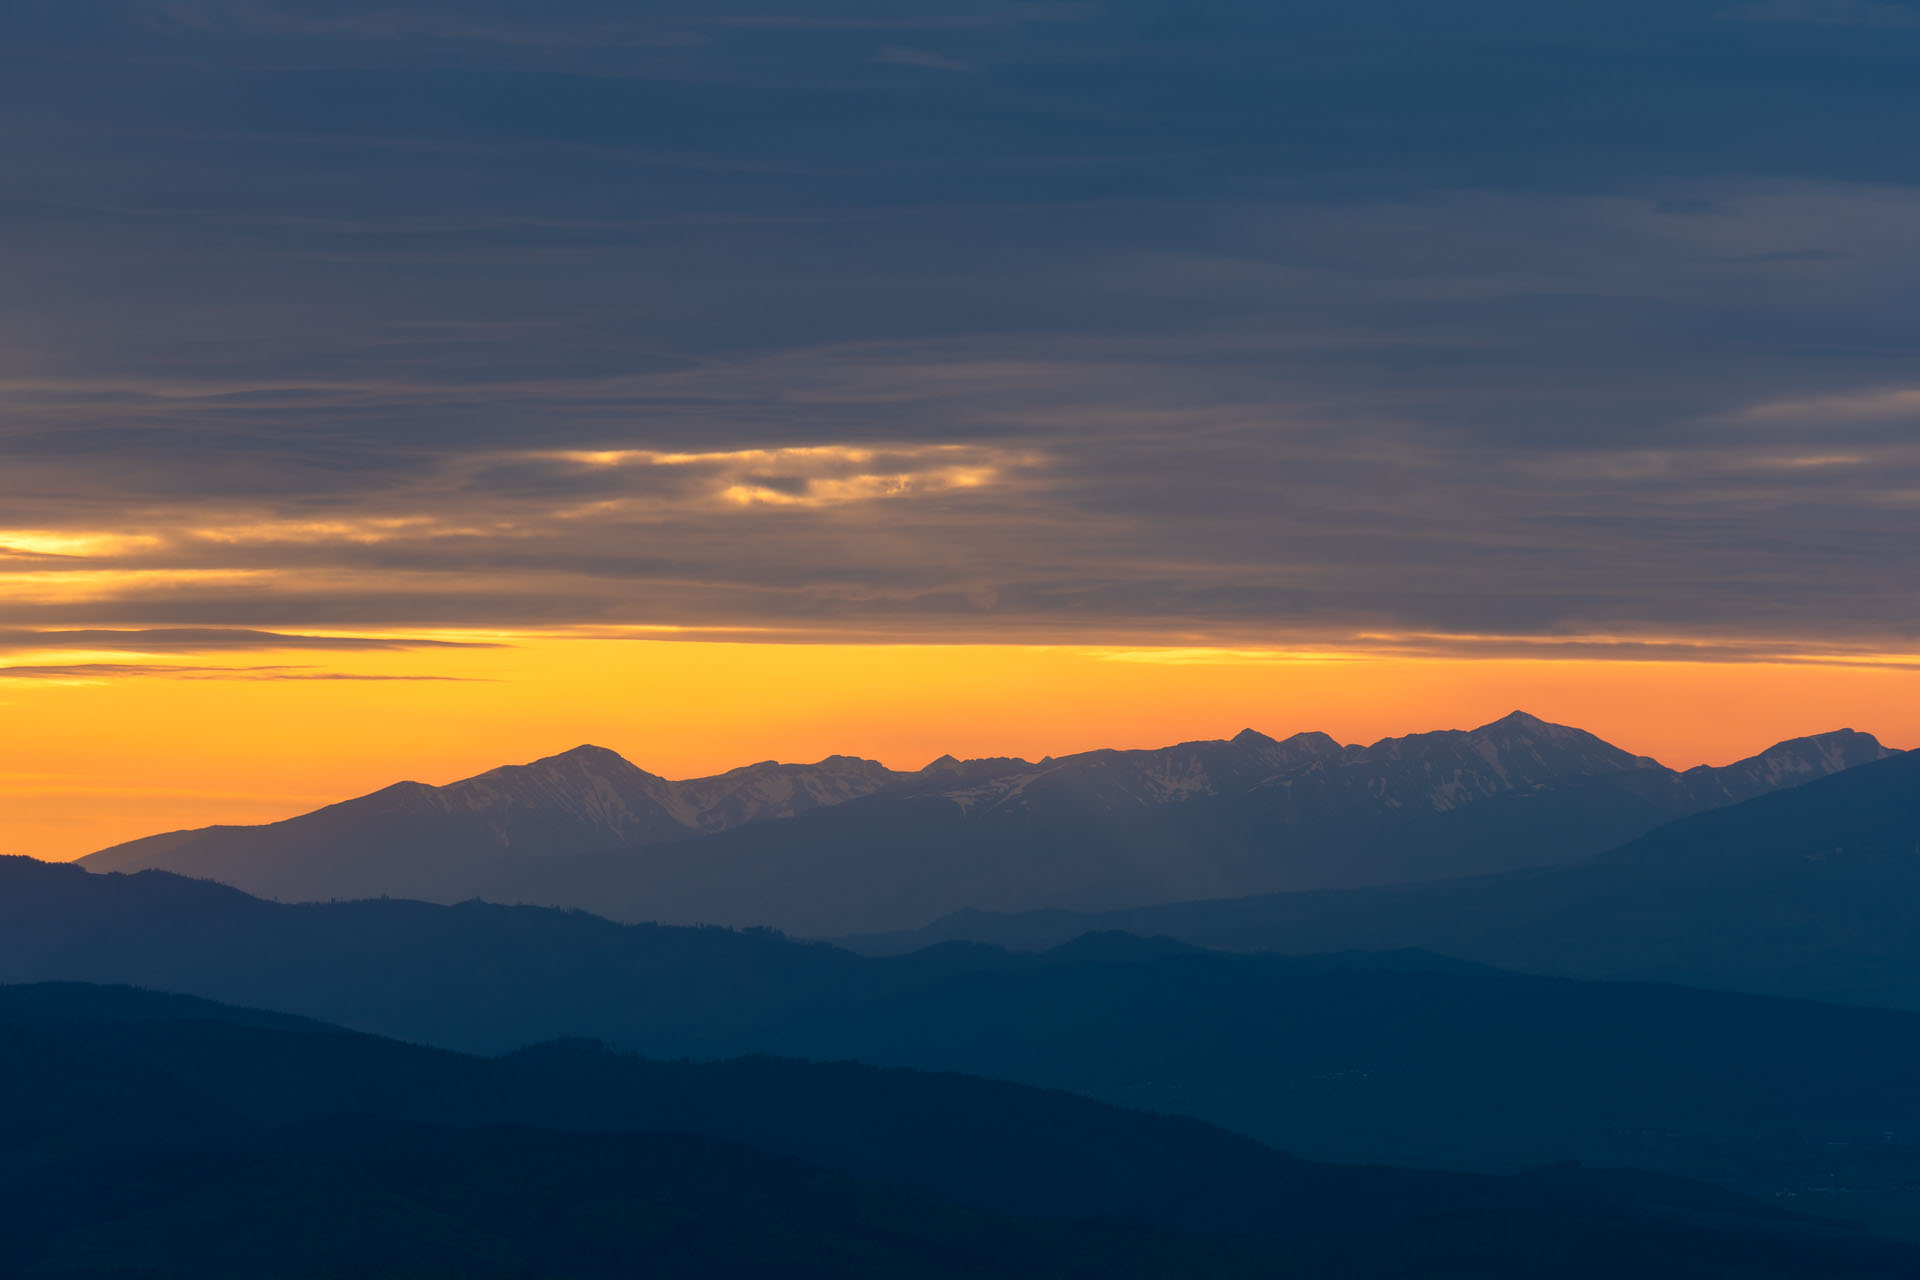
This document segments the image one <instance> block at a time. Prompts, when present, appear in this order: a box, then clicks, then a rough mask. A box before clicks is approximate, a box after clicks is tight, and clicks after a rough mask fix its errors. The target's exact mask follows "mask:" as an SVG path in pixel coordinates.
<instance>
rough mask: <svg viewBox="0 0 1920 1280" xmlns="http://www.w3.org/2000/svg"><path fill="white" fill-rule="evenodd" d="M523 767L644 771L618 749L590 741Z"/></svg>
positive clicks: (596, 770)
mask: <svg viewBox="0 0 1920 1280" xmlns="http://www.w3.org/2000/svg"><path fill="white" fill-rule="evenodd" d="M509 767H511V766H509ZM523 767H524V768H528V769H552V768H555V767H572V768H576V769H589V770H593V771H595V772H605V771H607V770H615V771H617V772H622V773H624V772H626V771H628V770H633V771H635V772H644V771H643V770H641V769H640V766H638V765H636V764H634V763H633V762H632V761H631V760H629V759H627V758H626V757H625V756H623V755H621V754H620V753H619V752H618V751H611V750H608V749H607V748H606V747H596V746H594V745H593V744H592V743H590V742H586V743H582V744H580V745H579V746H577V747H574V748H572V749H571V750H568V751H562V752H561V753H560V754H559V755H555V756H547V757H545V758H544V759H540V760H535V761H533V762H532V763H531V764H528V765H525V766H523Z"/></svg>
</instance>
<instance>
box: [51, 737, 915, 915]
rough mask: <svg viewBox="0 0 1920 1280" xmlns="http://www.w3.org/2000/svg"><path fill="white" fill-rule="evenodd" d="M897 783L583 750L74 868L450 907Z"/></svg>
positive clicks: (156, 839)
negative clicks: (490, 871) (483, 889)
mask: <svg viewBox="0 0 1920 1280" xmlns="http://www.w3.org/2000/svg"><path fill="white" fill-rule="evenodd" d="M895 776H896V775H895V774H894V773H893V772H892V771H891V770H889V769H887V768H886V767H885V766H883V765H880V764H877V763H875V762H874V761H871V760H858V759H854V758H852V757H849V756H829V757H828V758H827V759H825V760H822V761H820V762H819V763H818V764H812V765H783V764H777V763H774V762H772V761H767V762H764V763H761V764H756V765H748V766H746V767H745V768H741V769H734V770H731V771H730V772H727V773H723V774H719V775H717V776H715V777H711V778H695V779H691V780H689V781H686V782H669V781H667V780H666V779H665V778H661V777H657V776H656V775H654V774H651V773H648V772H646V771H645V770H643V769H640V768H637V767H636V766H634V765H633V764H631V763H629V762H628V761H627V760H625V759H623V758H622V757H621V756H619V755H617V754H615V753H614V752H612V751H608V750H606V749H605V748H602V747H592V746H583V747H576V748H574V749H573V750H572V751H568V752H564V753H563V754H561V755H557V756H552V757H549V758H547V759H545V760H538V761H535V762H534V763H532V764H526V765H508V766H505V767H503V768H499V769H494V770H491V771H489V772H487V773H483V774H480V775H479V776H477V777H473V778H467V779H465V780H464V781H460V782H455V783H451V784H449V785H448V786H444V787H430V786H427V785H425V784H424V783H419V782H401V783H396V784H395V785H393V786H391V787H387V788H384V789H383V790H380V791H376V792H374V793H373V794H371V795H367V796H362V797H360V798H358V799H355V800H348V801H345V802H343V803H341V804H336V805H329V806H328V807H327V808H324V809H320V810H317V811H315V812H313V813H309V814H303V815H301V816H300V817H297V818H290V819H287V820H286V821H284V822H276V823H271V824H268V825H266V826H260V827H209V828H206V829H204V830H200V831H180V832H169V833H167V834H165V835H160V836H152V837H149V838H147V839H144V840H135V841H132V842H131V843H128V844H122V845H116V846H114V847H113V848H110V849H103V850H101V851H100V852H98V853H95V854H91V855H89V856H88V857H87V858H86V859H85V861H86V863H87V865H88V866H90V867H93V868H94V869H96V870H101V871H126V870H139V869H142V868H146V867H163V868H165V869H167V870H172V871H177V872H180V873H181V874H183V875H192V876H201V877H205V878H207V879H213V880H220V881H222V882H224V883H228V884H233V885H237V886H239V887H241V888H245V889H248V890H250V891H253V892H258V893H265V894H268V895H270V896H273V897H279V898H285V899H291V900H298V899H318V898H332V897H377V896H379V895H380V894H383V893H387V894H396V895H406V896H420V897H429V898H459V897H465V896H467V889H466V887H465V886H466V882H467V880H468V879H469V878H470V877H471V876H472V874H473V873H474V869H475V868H476V867H479V866H484V865H485V864H487V863H488V862H491V861H494V860H497V859H501V858H507V857H513V858H534V859H545V858H552V857H556V856H559V855H563V854H568V853H582V852H588V851H593V850H600V849H608V848H619V847H625V848H633V847H639V846H645V845H650V844H658V843H661V842H664V841H670V840H683V839H686V838H688V837H689V836H695V835H700V834H704V833H708V832H715V831H724V830H727V829H729V828H731V827H736V826H740V825H744V824H746V823H752V822H763V821H767V820H771V819H776V818H784V817H791V816H792V815H794V814H796V813H804V812H806V811H808V810H810V809H814V808H818V807H820V806H823V805H833V804H839V803H842V802H844V801H846V800H849V799H854V798H856V797H859V796H863V795H869V794H871V793H872V792H874V791H876V790H878V789H879V788H881V787H882V786H884V785H886V784H887V783H888V782H890V781H892V780H893V779H894V778H895Z"/></svg>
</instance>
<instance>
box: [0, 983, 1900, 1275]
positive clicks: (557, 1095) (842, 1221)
mask: <svg viewBox="0 0 1920 1280" xmlns="http://www.w3.org/2000/svg"><path fill="white" fill-rule="evenodd" d="M49 1063H56V1064H58V1065H59V1066H60V1067H62V1068H64V1069H63V1070H61V1071H52V1070H49V1069H48V1064H49ZM0 1087H4V1089H5V1096H6V1097H7V1098H8V1101H9V1114H10V1115H11V1116H13V1117H16V1119H15V1120H14V1121H13V1122H10V1123H9V1125H8V1126H7V1127H5V1128H4V1129H0V1152H3V1153H4V1155H5V1157H6V1159H5V1161H4V1162H3V1163H0V1206H4V1208H0V1213H5V1214H6V1215H7V1218H8V1230H7V1231H6V1232H4V1233H0V1266H8V1267H16V1268H17V1267H31V1268H32V1269H33V1271H34V1273H35V1274H55V1275H59V1274H67V1275H77V1274H96V1275H97V1274H101V1273H104V1272H107V1271H116V1270H117V1271H120V1272H122V1273H123V1274H124V1273H127V1272H140V1273H156V1272H162V1271H164V1272H166V1273H169V1274H185V1275H242V1274H267V1273H271V1274H276V1275H331V1274H341V1273H344V1272H346V1271H349V1270H358V1271H365V1272H368V1273H378V1274H389V1275H394V1274H397V1275H414V1274H420V1275H426V1274H447V1273H449V1272H457V1273H459V1274H465V1275H478V1276H496V1275H497V1276H508V1275H521V1274H532V1273H537V1274H541V1275H553V1276H602V1275H621V1274H634V1273H636V1272H644V1273H645V1274H649V1275H668V1276H674V1275H695V1274H699V1275H723V1276H724V1275H781V1276H816V1275H817V1276H862V1275H876V1276H879V1275H886V1276H929V1277H936V1276H973V1275H982V1276H984V1275H999V1276H1036V1277H1039V1276H1058V1277H1062V1278H1063V1280H1064V1278H1065V1277H1068V1276H1094V1275H1100V1276H1122V1277H1125V1276H1142V1277H1146V1276H1166V1277H1175V1276H1191V1275H1208V1276H1222V1277H1232V1276H1255V1275H1270V1274H1286V1275H1290V1276H1303V1277H1329V1278H1331V1277H1336V1276H1337V1277H1369V1276H1380V1277H1386V1276H1399V1275H1405V1274H1409V1273H1412V1272H1418V1273H1419V1274H1426V1275H1448V1276H1459V1277H1463V1278H1465V1277H1487V1278H1488V1280H1493V1278H1496V1277H1508V1276H1512V1277H1521V1276H1535V1275H1539V1274H1542V1273H1543V1270H1544V1271H1545V1272H1548V1273H1551V1274H1555V1275H1565V1276H1594V1277H1600V1276H1613V1275H1617V1274H1621V1271H1622V1269H1623V1268H1625V1269H1630V1270H1632V1271H1633V1272H1634V1273H1635V1274H1641V1275H1653V1276H1671V1277H1676V1278H1678V1277H1701V1278H1702V1280H1705V1278H1707V1277H1717V1276H1724V1275H1730V1274H1738V1275H1743V1276H1754V1277H1780V1278H1782V1280H1785V1278H1788V1277H1810V1278H1811V1277H1823V1278H1824V1277H1839V1278H1843V1280H1844V1278H1846V1277H1860V1278H1861V1280H1866V1278H1867V1277H1892V1276H1895V1275H1900V1274H1904V1273H1910V1272H1911V1271H1912V1269H1914V1268H1915V1267H1917V1266H1920V1246H1914V1245H1906V1244H1900V1243H1896V1242H1890V1241H1885V1240H1878V1239H1874V1238H1871V1237H1868V1236H1865V1235H1863V1234H1862V1233H1860V1232H1858V1231H1853V1230H1848V1229H1845V1228H1841V1227H1838V1226H1835V1225H1828V1224H1824V1223H1821V1222H1818V1221H1814V1220H1810V1219H1807V1218H1803V1217H1798V1216H1795V1215H1792V1214H1788V1213H1783V1212H1781V1211H1780V1210H1779V1209H1777V1208H1771V1207H1763V1206H1761V1205H1759V1204H1756V1203H1753V1202H1751V1201H1747V1200H1743V1199H1741V1198H1739V1197H1736V1196H1732V1195H1729V1194H1728V1193H1726V1192H1723V1191H1719V1190H1717V1189H1714V1188H1711V1187H1706V1186H1701V1185H1698V1184H1694V1183H1689V1182H1685V1181H1681V1180H1677V1179H1671V1178H1663V1177H1659V1176H1657V1175H1650V1174H1642V1173H1635V1172H1629V1171H1585V1170H1581V1169H1577V1168H1572V1167H1566V1166H1562V1167H1558V1168H1552V1169H1544V1170H1539V1171H1534V1172H1531V1173H1528V1174H1524V1175H1520V1176H1513V1177H1486V1176H1475V1175H1462V1174H1442V1173H1432V1172H1417V1171H1407V1170H1396V1169H1386V1168H1351V1167H1342V1166H1331V1165H1319V1164H1314V1163H1311V1162H1306V1161H1301V1160H1297V1159H1293V1158H1290V1157H1287V1156H1283V1155H1280V1154H1278V1153H1276V1152H1273V1151H1270V1150H1267V1149H1266V1148H1264V1147H1261V1146H1259V1145H1258V1144H1255V1143H1252V1142H1248V1141H1246V1140H1244V1139H1238V1138H1234V1137H1232V1136H1230V1135H1228V1134H1225V1133H1222V1132H1219V1131H1218V1130H1213V1129H1209V1128H1207V1127H1206V1126H1204V1125H1200V1124H1196V1123H1193V1122H1190V1121H1180V1120H1171V1119H1164V1118H1159V1117H1154V1116H1148V1115H1140V1114H1133V1113H1128V1112H1122V1111H1115V1110H1113V1109H1111V1108H1107V1107H1103V1106H1100V1105H1098V1104H1095V1103H1090V1102H1086V1101H1083V1100H1081V1099H1077V1098H1073V1097H1070V1096H1067V1095H1063V1094H1057V1093H1047V1092H1041V1091H1036V1090H1032V1089H1024V1088H1020V1087H1017V1086H1012V1085H1002V1084H993V1083H990V1082H986V1081H979V1080H972V1079H967V1078H964V1077H958V1076H952V1075H923V1074H919V1073H913V1072H903V1071H881V1070H876V1069H873V1068H863V1067H854V1066H849V1065H839V1066H811V1065H806V1064H799V1063H791V1062H780V1061H774V1060H769V1059H760V1060H750V1061H740V1062H731V1063H721V1064H711V1065H696V1064H691V1063H656V1062H648V1061H644V1060H641V1059H635V1058H628V1057H622V1056H619V1055H615V1054H613V1053H611V1052H609V1051H608V1050H605V1049H603V1048H599V1047H597V1046H592V1045H582V1044H559V1045H547V1046H542V1047H539V1048H535V1049H531V1050H528V1051H526V1052H523V1053H519V1054H515V1055H513V1056H511V1057H509V1058H507V1059H504V1060H487V1059H477V1058H470V1057H464V1056H460V1055H456V1054H450V1053H444V1052H439V1051H435V1050H430V1049H423V1048H418V1047H414V1046H408V1045H404V1044H399V1043H395V1042H393V1041H388V1040H382V1039H377V1038H373V1037H368V1036H361V1035H353V1034H349V1033H344V1032H341V1031H337V1030H334V1029H331V1028H328V1027H325V1026H323V1025H319V1024H313V1023H296V1022H293V1021H291V1020H288V1019H283V1018H276V1017H270V1016H260V1015H257V1014H253V1013H250V1012H247V1011H241V1010H233V1009H228V1008H224V1007H221V1006H217V1005H209V1004H207V1003H205V1002H200V1001H190V1000H183V999H181V998H178V997H168V996H159V995H153V994H150V993H144V992H135V991H129V990H125V989H119V990H114V989H100V988H90V987H75V986H54V987H45V986H42V987H25V988H8V989H0ZM50 1119H52V1120H54V1121H57V1122H55V1123H49V1122H48V1121H49V1120H50ZM994 1210H998V1211H999V1212H998V1213H997V1214H995V1213H994V1212H993V1211H994ZM1016 1217H1017V1218H1018V1219H1019V1220H1018V1221H1016V1220H1014V1219H1015V1218H1016ZM1123 1221H1124V1223H1125V1224H1126V1225H1121V1224H1122V1222H1123Z"/></svg>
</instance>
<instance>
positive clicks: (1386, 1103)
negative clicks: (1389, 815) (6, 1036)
mask: <svg viewBox="0 0 1920 1280" xmlns="http://www.w3.org/2000/svg"><path fill="white" fill-rule="evenodd" d="M49 979H71V980H85V981H100V982H135V983H139V984H143V985H149V986H154V987H164V988H168V989H172V990H176V991H185V992H192V993H196V994H200V995H204V996H208V997H213V998H220V999H226V1000H231V1001H237V1002H241V1003H246V1004H253V1005H263V1006H271V1007H274V1008H278V1009H282V1010H286V1011H289V1012H292V1013H298V1014H303V1015H308V1016H314V1017H320V1018H324V1019H326V1020H328V1021H332V1022H339V1023H343V1024H347V1025H350V1026H353V1027H356V1028H358V1029H361V1030H366V1031H374V1032H380V1033H383V1034H389V1035H395V1036H399V1037H402V1038H405V1039H409V1040H414V1041H420V1042H426V1043H432V1044H438V1045H442V1046H447V1047H452V1048H460V1049H468V1050H479V1051H487V1052H502V1051H507V1050H511V1049H514V1048H517V1047H519V1046H522V1045H525V1044H529V1043H533V1042H536V1041H542V1040H550V1039H556V1038H564V1037H580V1036H585V1037H590V1038H595V1039H604V1040H607V1041H610V1042H613V1043H615V1044H618V1045H620V1046H622V1047H625V1048H629V1049H634V1050H638V1051H642V1052H644V1053H647V1054H649V1055H651V1056H657V1057H676V1056H680V1055H691V1056H695V1057H700V1058H713V1057H727V1056H732V1055H736V1054H742V1053H777V1054H783V1055H791V1056H801V1057H807V1058H812V1059H817V1060H837V1059H857V1060H861V1061H867V1062H871V1063H876V1064H881V1065H892V1066H904V1067H917V1068H923V1069H934V1070H957V1071H964V1072H969V1073H973V1074H978V1075H984V1076H991V1077H996V1078H1000V1079H1006V1080H1013V1081H1020V1082H1024V1083H1028V1084H1033V1085H1041V1086H1046V1087H1052V1088H1062V1089H1070V1090H1073V1091H1075V1092H1079V1093H1083V1094H1086V1095H1089V1096H1092V1097H1095V1098H1098V1099H1101V1100H1104V1101H1107V1102H1112V1103H1120V1104H1124V1105H1129V1106H1138V1107H1146V1108H1151V1109H1154V1110H1158V1111H1162V1112H1168V1113H1174V1114H1186V1115H1192V1116H1197V1117H1200V1118H1202V1119H1206V1120H1208V1121H1211V1122H1213V1123H1217V1124H1221V1125H1223V1126H1225V1127H1228V1128H1231V1129H1234V1130H1237V1131H1239V1132H1241V1133H1245V1134H1249V1135H1252V1136H1255V1137H1258V1138H1261V1139H1262V1140H1264V1141H1268V1142H1271V1143H1274V1144H1275V1145H1278V1146H1281V1147H1283V1148H1286V1149H1288V1150H1293V1151H1296V1152H1298V1153H1300V1154H1302V1155H1306V1156H1311V1157H1315V1158H1325V1159H1340V1160H1375V1161H1387V1162H1392V1163H1402V1164H1405V1163H1419V1164H1428V1165H1434V1166H1454V1167H1463V1168H1480V1169H1486V1170H1514V1169H1520V1168H1524V1167H1527V1166H1530V1165H1537V1164H1542V1163H1546V1162H1549V1161H1554V1160H1561V1159H1566V1158H1578V1159H1583V1160H1586V1161H1589V1162H1596V1163H1608V1164H1637V1165H1642V1166H1647V1167H1653V1168H1657V1169H1662V1170H1666V1171H1669V1172H1674V1173H1681V1174H1687V1175H1691V1176H1702V1177H1708V1178H1710V1179H1714V1180H1718V1181H1722V1182H1724V1183H1726V1184H1727V1185H1730V1186H1734V1187H1737V1188H1739V1189H1742V1190H1744V1191H1747V1192H1750V1193H1754V1194H1759V1195H1763V1196H1767V1197H1774V1196H1796V1197H1805V1196H1811V1195H1813V1194H1814V1192H1815V1189H1819V1188H1825V1189H1826V1191H1824V1192H1823V1193H1822V1194H1827V1195H1830V1196H1832V1197H1833V1198H1832V1200H1831V1203H1832V1204H1833V1205H1834V1206H1836V1207H1835V1209H1834V1211H1835V1212H1842V1213H1845V1214H1847V1215H1849V1216H1863V1217H1869V1218H1872V1219H1873V1220H1875V1221H1878V1222H1882V1223H1888V1224H1896V1225H1899V1224H1905V1225H1906V1226H1907V1227H1910V1228H1912V1229H1914V1230H1916V1231H1920V1196H1916V1195H1915V1194H1914V1192H1913V1191H1912V1190H1911V1188H1912V1187H1913V1186H1916V1185H1920V1147H1916V1146H1915V1145H1914V1142H1915V1137H1916V1135H1920V1095H1916V1094H1915V1093H1914V1091H1913V1090H1912V1088H1911V1081H1912V1079H1913V1078H1915V1075H1916V1073H1920V1016H1916V1015H1912V1014H1904V1013H1894V1012H1885V1011H1877V1010H1870V1009H1854V1008H1846V1007H1840V1006H1832V1005H1819V1004H1811V1003H1801V1002H1793V1001H1781V1000H1773V999H1765V998H1758V997H1751V996H1740V995H1730V994H1723V993H1716V992H1710V991H1696V990H1687V989H1683V988H1677V987H1662V986H1646V985H1637V984H1613V983H1588V982H1574V981H1566V980H1559V979H1548V978H1540V977H1524V976H1517V975H1512V974H1506V973H1500V972H1496V971H1487V970H1483V969H1477V968H1475V967H1473V966H1471V965H1466V964H1463V963H1461V962H1458V961H1454V960H1448V959H1442V958H1439V957H1435V956H1429V955H1423V954H1420V953H1413V952H1404V951H1403V952H1394V953H1390V954H1385V955H1368V954H1344V955H1330V956H1322V957H1310V958H1304V959H1295V958H1289V957H1283V956H1273V955H1235V954H1225V953H1218V952H1209V951H1200V950H1195V949H1193V948H1192V947H1189V946H1185V945H1182V944H1179V943H1176V942H1170V941H1167V940H1154V939H1138V938H1132V937H1129V936H1126V935H1108V936H1099V937H1091V938H1083V939H1080V940H1077V941H1076V942H1075V943H1074V944H1073V945H1071V946H1068V947H1063V948H1061V949H1059V950H1058V951H1056V952H1053V953H1050V954H1044V955H1021V954H1015V953H1010V952H1007V951H1003V950H1000V949H998V948H993V947H987V946H981V945H977V944H967V943H952V944H947V945H943V946H938V947H934V948H930V949H928V950H925V951H922V952H918V953H915V954H911V955H904V956H898V957H891V958H877V959H863V958H861V957H859V956H856V955H854V954H852V953H850V952H847V951H843V950H839V949H836V948H833V947H829V946H825V945H821V944H802V943H796V942H793V941H790V940H788V939H785V938H782V937H780V936H778V935H775V934H771V933H766V932H747V933H735V932H731V931H727V930H721V929H679V928H667V927H657V926H622V925H616V924H612V923H609V922H607V921H604V920H599V919H596V918H594V917H591V916H585V915H580V914H574V913H567V912H558V911H551V910H544V909H536V908H508V907H498V906H489V905H485V904H478V903H475V904H466V905H462V906H455V907H437V906H431V905H427V904H422V903H411V902H403V901H397V900H396V901H387V902H380V901H373V902H363V903H342V904H337V905H328V904H311V905H281V904H275V903H268V902H263V901H260V900H258V899H253V898H249V897H247V896H246V895H243V894H240V893H239V892H237V891H235V890H232V889H228V888H225V887H223V886H219V885H214V884H210V883H205V882H194V881H187V880H182V879H180V878H178V877H173V876H169V875H166V874H164V873H158V872H146V873H141V874H139V875H135V876H117V875H115V876H98V875H90V874H88V873H86V872H85V871H83V870H81V869H79V868H75V867H71V866H57V865H49V864H41V863H34V862H30V861H25V860H7V861H0V980H6V981H40V980H49ZM1836 1187H1837V1188H1843V1189H1844V1190H1845V1195H1840V1194H1839V1193H1838V1192H1837V1191H1835V1190H1834V1188H1836ZM1902 1187H1906V1188H1908V1189H1907V1190H1905V1191H1902V1190H1900V1188H1902Z"/></svg>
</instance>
